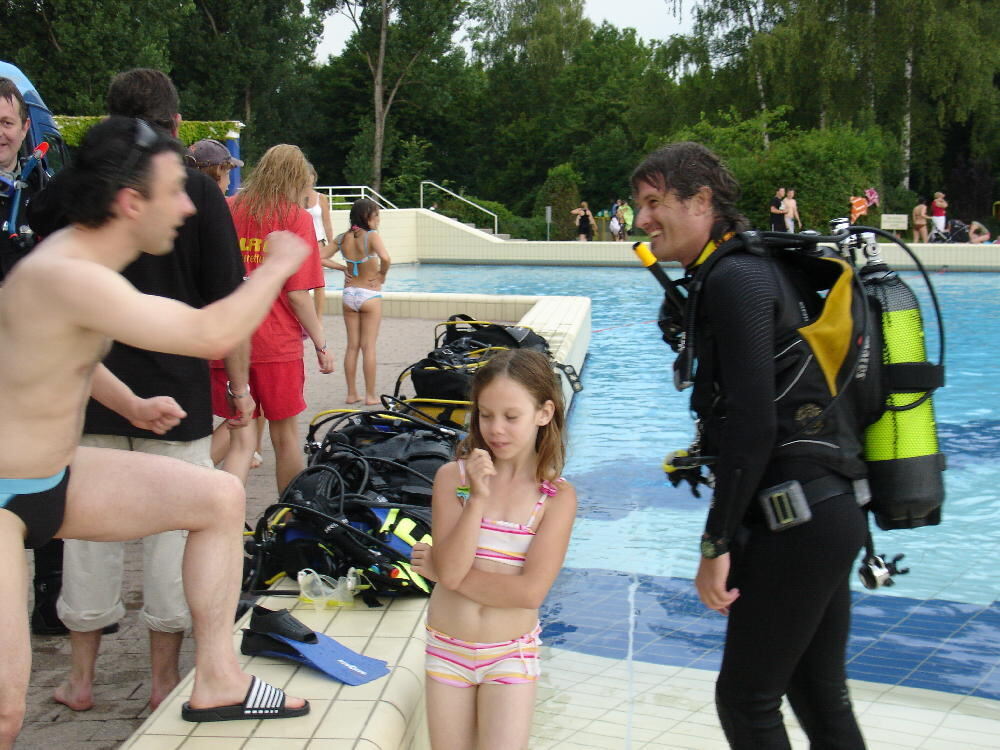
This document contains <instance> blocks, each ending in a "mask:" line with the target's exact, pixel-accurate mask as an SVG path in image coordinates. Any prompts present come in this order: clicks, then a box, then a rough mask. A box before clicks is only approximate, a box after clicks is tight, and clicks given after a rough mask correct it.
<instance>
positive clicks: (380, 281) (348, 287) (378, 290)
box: [324, 198, 392, 406]
mask: <svg viewBox="0 0 1000 750" xmlns="http://www.w3.org/2000/svg"><path fill="white" fill-rule="evenodd" d="M381 221H382V214H381V212H380V211H379V207H378V204H377V203H375V201H373V200H371V199H370V198H359V199H358V200H356V201H354V205H353V206H351V228H350V229H349V230H348V231H346V232H344V233H343V234H341V235H338V236H337V239H336V244H337V247H338V248H339V250H340V254H341V256H342V257H343V260H344V264H345V265H343V266H339V265H337V264H336V263H334V262H331V261H332V259H331V261H325V262H324V264H325V265H326V266H327V267H328V268H342V269H343V271H344V298H343V316H344V326H345V327H346V329H347V348H346V349H345V351H344V378H346V380H347V399H346V402H347V403H348V404H356V403H358V402H360V401H361V396H359V395H358V358H359V357H361V358H362V372H363V375H364V381H365V404H367V405H369V406H372V405H375V404H377V403H379V400H378V394H377V393H376V392H375V387H376V386H375V368H376V366H377V361H376V360H377V357H376V351H377V346H376V344H377V341H378V331H379V327H380V326H381V324H382V286H383V285H384V284H385V278H386V275H387V274H388V273H389V266H390V265H392V260H391V259H390V258H389V252H388V251H387V250H386V249H385V243H384V242H382V237H381V235H380V234H379V233H378V227H379V224H380V223H381Z"/></svg>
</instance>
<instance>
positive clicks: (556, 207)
mask: <svg viewBox="0 0 1000 750" xmlns="http://www.w3.org/2000/svg"><path fill="white" fill-rule="evenodd" d="M582 181H583V178H582V177H581V176H580V174H579V173H578V172H577V171H576V170H575V169H574V168H573V165H572V164H559V165H558V166H555V167H552V169H550V170H549V175H548V177H547V178H546V179H545V182H544V183H543V184H542V187H541V188H540V189H539V190H538V197H537V198H536V199H535V215H536V216H544V215H545V207H546V206H552V239H553V240H572V239H575V238H576V216H574V215H573V214H571V213H570V211H572V210H573V209H575V208H577V207H578V206H579V205H580V183H581V182H582Z"/></svg>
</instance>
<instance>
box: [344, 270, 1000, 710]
mask: <svg viewBox="0 0 1000 750" xmlns="http://www.w3.org/2000/svg"><path fill="white" fill-rule="evenodd" d="M904 278H906V280H907V281H908V282H909V283H911V286H912V287H913V288H914V291H915V292H917V294H918V296H920V297H921V301H922V305H923V310H924V314H925V317H930V318H933V315H932V313H931V312H930V310H929V307H928V305H927V303H926V294H925V290H924V288H923V285H922V282H921V280H920V278H919V277H918V276H917V275H915V274H904ZM331 281H333V277H331ZM933 281H934V284H935V288H936V290H937V293H938V296H939V299H940V301H941V306H942V311H943V314H944V319H945V326H946V334H947V337H948V338H947V342H948V351H947V359H946V366H947V387H946V388H944V389H942V390H941V391H940V392H939V393H938V394H937V396H936V397H935V409H936V413H937V420H938V426H939V435H940V439H941V447H942V450H943V451H944V452H945V453H946V454H947V457H948V465H949V468H948V471H947V472H946V473H945V486H946V500H945V506H944V511H943V522H942V524H941V525H940V526H937V527H931V528H923V529H915V530H906V531H893V532H882V531H880V530H878V529H874V537H875V544H876V548H877V550H878V551H879V552H884V553H895V552H904V553H905V554H906V559H905V561H904V565H908V566H910V567H911V570H912V572H911V573H910V574H909V575H907V576H900V577H899V578H897V585H896V586H894V587H892V588H883V589H880V590H879V591H878V592H876V593H871V592H868V591H867V590H866V589H864V588H863V587H862V586H861V585H860V583H859V582H857V581H856V580H854V581H852V585H853V586H854V588H855V591H856V595H855V603H854V627H853V628H852V641H851V662H850V664H849V668H850V672H851V676H852V677H857V678H860V679H868V680H876V681H894V682H895V681H898V682H899V683H900V684H909V685H915V686H921V687H933V688H934V689H937V690H949V691H954V692H965V693H969V694H976V695H983V696H986V697H991V698H1000V647H998V645H997V642H998V640H1000V606H998V604H997V598H998V591H1000V579H998V578H997V576H996V575H995V573H994V572H993V570H992V569H991V568H992V563H993V561H995V560H996V559H997V557H998V552H1000V523H998V522H1000V502H998V500H1000V462H998V461H997V459H998V458H1000V378H998V377H997V370H998V368H997V365H996V358H997V353H998V352H1000V345H998V344H997V341H998V340H1000V275H998V274H966V273H946V274H936V275H934V276H933ZM390 285H391V286H390V290H391V291H421V292H463V291H474V292H482V293H489V294H540V295H541V294H547V295H582V296H587V297H590V298H591V300H592V302H593V310H592V320H593V333H592V338H591V346H590V352H589V354H588V357H587V361H586V365H585V367H584V370H583V373H582V375H583V381H584V384H585V390H584V391H583V392H582V393H580V394H578V395H577V396H576V397H575V398H574V402H573V408H572V411H571V414H570V420H569V434H570V438H569V449H568V458H569V460H568V463H567V466H566V469H565V473H566V476H567V477H569V478H570V479H571V480H572V481H573V482H574V483H575V484H576V486H577V490H578V494H579V498H580V513H579V518H578V520H577V523H576V525H575V527H574V532H573V540H572V542H571V545H570V549H569V553H568V555H567V559H566V563H565V568H566V569H565V571H564V574H563V575H562V576H561V577H560V580H559V582H558V583H557V585H556V587H555V588H554V589H553V593H552V595H551V596H550V598H549V601H548V603H547V605H546V610H545V623H546V637H547V640H548V642H549V643H552V644H558V645H562V646H564V647H566V648H579V649H580V650H588V651H590V652H592V653H605V654H607V655H610V656H616V657H622V656H624V651H623V648H624V644H623V638H622V636H621V628H622V627H625V623H627V622H628V621H629V614H630V612H635V611H638V613H639V615H638V619H637V622H633V623H632V626H631V627H632V628H633V636H634V638H633V643H632V646H633V652H634V655H635V657H636V658H639V659H646V660H649V661H655V662H658V663H669V664H678V665H681V666H701V667H704V668H707V669H712V668H715V667H717V660H718V656H719V648H718V647H719V644H720V643H721V637H722V629H723V627H724V620H723V619H722V618H719V617H717V616H714V613H709V615H710V616H707V617H706V614H705V613H706V611H705V610H704V608H703V607H702V606H701V604H700V603H698V601H697V598H696V596H694V592H693V590H692V586H691V583H690V579H691V578H692V576H693V574H694V572H695V570H696V567H697V560H698V550H697V540H698V539H699V537H700V535H701V529H702V525H703V523H704V517H705V511H706V503H707V493H703V497H702V498H701V499H697V498H694V497H692V496H691V494H690V492H689V491H687V490H686V489H675V488H673V487H671V486H670V485H669V484H668V483H667V482H665V480H664V477H663V473H662V470H661V468H660V464H661V461H662V458H663V456H664V454H666V453H667V452H669V451H671V450H674V449H677V448H682V447H687V445H688V444H689V443H690V441H691V437H692V420H691V416H690V414H689V411H688V398H689V393H688V392H685V393H679V392H677V391H676V390H674V387H673V384H672V375H671V368H670V363H671V361H672V358H673V354H672V352H670V350H669V349H668V348H667V347H666V345H665V344H663V342H662V341H661V340H660V338H659V330H658V329H657V327H656V325H655V319H656V314H657V309H658V307H659V301H660V298H661V294H660V292H659V291H658V287H657V285H656V283H655V282H654V280H653V279H652V278H650V276H649V274H648V273H647V272H646V271H644V270H643V269H641V268H639V267H636V268H567V267H537V266H530V267H528V266H507V267H497V266H488V267H473V266H446V265H422V266H394V267H393V269H392V275H391V278H390ZM455 312H461V311H460V310H456V311H455ZM927 328H928V350H929V352H930V353H931V357H932V358H934V359H936V356H937V354H936V353H937V336H936V331H935V330H934V327H933V325H930V322H929V324H928V326H927ZM873 526H874V524H873ZM597 613H599V614H597ZM609 622H612V623H615V626H616V627H615V628H611V629H609V626H608V623H609ZM666 636H670V637H669V638H667V637H666ZM887 636H888V637H887Z"/></svg>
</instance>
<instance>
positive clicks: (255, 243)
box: [212, 144, 333, 493]
mask: <svg viewBox="0 0 1000 750" xmlns="http://www.w3.org/2000/svg"><path fill="white" fill-rule="evenodd" d="M313 182H314V178H313V173H312V170H311V168H310V166H309V162H307V161H306V158H305V156H304V155H303V154H302V151H301V150H300V149H299V147H298V146H291V145H288V144H280V145H277V146H272V147H271V148H269V149H268V150H267V151H266V152H265V153H264V156H262V157H261V159H260V161H259V162H257V165H256V166H255V167H254V169H253V171H252V172H251V173H250V175H249V177H247V179H246V181H245V182H244V184H243V188H242V189H241V190H240V192H239V193H237V194H236V195H234V196H233V197H231V198H230V199H229V207H230V209H231V210H232V212H233V222H234V223H235V224H236V234H237V236H238V237H239V238H240V248H241V250H242V252H243V263H244V265H245V266H246V271H247V275H248V277H249V278H253V274H254V273H255V272H256V269H257V268H258V267H259V266H260V264H261V263H262V262H263V261H264V259H265V258H266V257H267V246H266V240H267V236H268V234H270V233H271V232H275V231H279V230H287V231H290V232H294V233H295V234H296V235H298V236H299V237H301V238H302V239H303V240H304V241H306V242H307V243H308V244H309V245H310V246H311V247H312V248H313V252H312V253H310V255H309V257H308V258H306V259H305V260H304V261H303V263H302V265H301V267H300V268H299V269H298V271H296V273H295V274H293V275H292V276H291V278H289V279H288V281H286V282H285V286H284V289H282V292H281V294H280V295H279V296H278V298H277V299H276V300H275V301H274V304H273V305H272V306H271V311H270V312H269V313H268V315H267V317H266V318H265V319H264V322H263V323H261V325H260V326H259V327H258V328H257V330H256V331H255V332H254V334H253V338H252V340H251V346H250V392H251V393H252V394H253V398H254V400H255V401H256V402H257V410H256V412H255V413H254V416H255V417H257V416H261V415H263V416H264V418H265V419H267V426H268V434H269V435H270V436H271V445H272V446H273V447H274V457H275V481H276V484H277V488H278V492H279V493H280V492H281V491H282V490H284V489H285V486H286V485H287V484H288V482H289V481H290V480H291V478H292V477H294V476H295V475H296V474H298V473H299V472H300V471H302V469H304V468H305V458H304V456H303V454H302V448H301V445H300V442H299V428H298V415H299V414H301V413H302V412H303V411H304V410H305V408H306V402H305V398H304V396H303V394H304V388H305V363H304V361H303V351H302V339H303V336H302V332H303V331H305V334H306V338H307V339H308V340H309V341H310V342H311V345H312V346H311V348H312V349H314V350H315V353H316V361H317V364H318V365H319V371H320V372H321V373H324V374H327V373H331V372H333V353H332V352H331V351H329V349H328V348H327V343H326V335H325V333H324V332H323V321H322V320H321V319H320V317H319V316H318V315H317V314H316V305H315V303H314V302H313V300H312V297H311V296H310V291H311V290H313V289H316V288H319V287H324V286H325V282H324V279H323V269H322V266H321V265H320V257H319V248H318V245H317V243H316V232H315V230H314V229H313V221H312V217H311V216H310V215H309V213H308V212H307V211H306V210H305V209H304V208H302V204H303V202H304V200H305V198H306V195H307V194H308V193H309V192H310V191H312V189H313ZM213 375H214V380H213V384H212V387H213V390H214V392H215V401H216V403H218V402H219V401H220V399H222V398H224V397H225V395H226V384H225V378H224V377H223V376H222V374H221V373H220V372H219V371H218V370H215V371H214V372H213ZM218 416H223V417H224V416H225V415H224V414H219V415H218Z"/></svg>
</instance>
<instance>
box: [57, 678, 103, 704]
mask: <svg viewBox="0 0 1000 750" xmlns="http://www.w3.org/2000/svg"><path fill="white" fill-rule="evenodd" d="M52 699H53V700H54V701H55V702H56V703H62V704H63V705H64V706H66V707H67V708H70V709H72V710H74V711H89V710H90V709H92V708H93V707H94V693H93V690H92V688H91V686H90V685H86V686H83V685H81V686H74V685H73V681H72V680H71V679H69V678H66V679H65V680H63V682H62V683H61V684H60V685H59V686H58V687H57V688H56V689H55V690H54V691H53V693H52Z"/></svg>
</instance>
